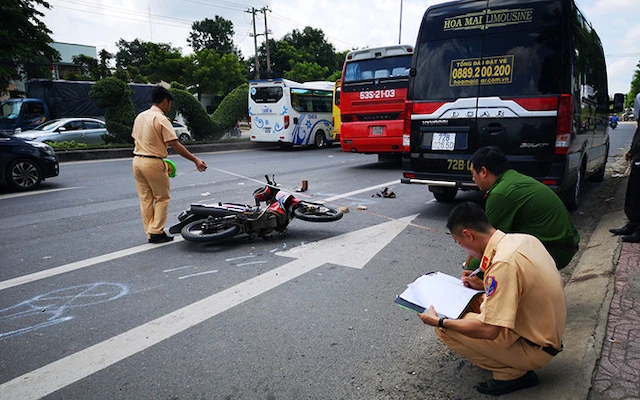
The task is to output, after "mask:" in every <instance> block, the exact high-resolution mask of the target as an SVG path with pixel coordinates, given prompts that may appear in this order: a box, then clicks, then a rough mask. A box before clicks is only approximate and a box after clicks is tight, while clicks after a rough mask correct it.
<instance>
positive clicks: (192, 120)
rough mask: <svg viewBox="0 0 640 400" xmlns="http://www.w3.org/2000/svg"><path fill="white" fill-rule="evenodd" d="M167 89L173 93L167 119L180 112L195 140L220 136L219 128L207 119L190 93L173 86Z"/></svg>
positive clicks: (200, 106)
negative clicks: (218, 133)
mask: <svg viewBox="0 0 640 400" xmlns="http://www.w3.org/2000/svg"><path fill="white" fill-rule="evenodd" d="M169 90H170V91H171V94H172V95H173V104H172V105H171V112H170V113H169V115H168V117H169V119H171V120H173V119H174V118H175V115H176V113H180V114H182V116H183V117H184V119H185V122H186V123H187V127H188V128H189V130H190V131H191V136H192V137H193V138H194V139H195V140H204V139H217V138H219V137H220V136H222V134H220V135H217V132H218V130H219V129H217V127H216V125H215V124H214V123H213V121H211V119H209V116H208V115H207V112H206V111H205V110H204V108H203V107H202V104H200V102H199V101H198V100H197V99H196V98H195V97H193V95H192V94H191V93H189V92H187V91H186V90H181V89H174V88H171V89H169Z"/></svg>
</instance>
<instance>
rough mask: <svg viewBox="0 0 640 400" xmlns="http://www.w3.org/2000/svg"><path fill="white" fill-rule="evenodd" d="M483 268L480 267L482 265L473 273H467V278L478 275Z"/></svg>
mask: <svg viewBox="0 0 640 400" xmlns="http://www.w3.org/2000/svg"><path fill="white" fill-rule="evenodd" d="M481 271H482V270H481V269H480V267H478V268H476V270H475V271H473V272H472V273H470V274H469V275H467V278H471V277H472V276H476V275H478V274H479V273H480V272H481Z"/></svg>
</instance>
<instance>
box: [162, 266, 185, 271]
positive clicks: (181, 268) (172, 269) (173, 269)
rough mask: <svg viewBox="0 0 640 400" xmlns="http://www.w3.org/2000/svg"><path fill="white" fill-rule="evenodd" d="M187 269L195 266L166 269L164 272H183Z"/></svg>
mask: <svg viewBox="0 0 640 400" xmlns="http://www.w3.org/2000/svg"><path fill="white" fill-rule="evenodd" d="M187 268H193V265H185V266H184V267H177V268H171V269H165V270H164V271H162V272H173V271H181V270H183V269H187Z"/></svg>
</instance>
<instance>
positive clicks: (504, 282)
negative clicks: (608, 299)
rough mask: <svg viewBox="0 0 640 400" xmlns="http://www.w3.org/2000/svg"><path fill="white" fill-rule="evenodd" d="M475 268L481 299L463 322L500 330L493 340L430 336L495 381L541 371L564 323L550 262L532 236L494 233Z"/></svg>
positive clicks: (561, 289) (555, 274)
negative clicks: (482, 289)
mask: <svg viewBox="0 0 640 400" xmlns="http://www.w3.org/2000/svg"><path fill="white" fill-rule="evenodd" d="M481 267H482V269H483V270H484V287H485V294H484V295H483V296H482V297H479V299H480V301H477V302H475V304H472V307H471V310H470V311H469V312H467V313H466V314H465V315H464V316H463V318H465V319H468V318H475V319H477V320H478V321H480V322H483V323H485V324H489V325H494V326H500V327H502V328H503V329H502V331H501V332H500V334H499V335H498V337H497V338H496V339H494V340H485V339H473V338H470V337H468V336H465V335H462V334H460V333H457V332H453V331H449V330H446V329H438V328H436V334H437V335H438V337H439V338H440V339H441V340H442V341H443V342H444V343H445V344H446V345H447V346H448V347H449V348H451V349H452V350H453V351H455V352H456V353H458V354H460V355H462V356H463V357H464V358H466V359H468V360H469V361H471V362H472V363H474V364H476V365H477V366H479V367H481V368H484V369H487V370H490V371H492V372H493V378H494V379H497V380H510V379H516V378H519V377H521V376H522V375H524V374H525V373H526V372H527V371H532V370H535V369H539V368H542V367H543V366H545V365H546V364H548V363H549V362H550V361H551V359H552V358H553V355H551V354H549V353H557V352H558V351H559V350H561V348H562V335H563V333H564V329H565V324H566V313H567V307H566V303H565V298H564V286H563V284H562V278H561V276H560V273H559V272H558V270H557V269H556V266H555V262H554V261H553V258H551V256H550V255H549V253H548V252H547V251H546V250H545V248H544V246H543V245H542V243H541V242H540V241H539V240H538V239H536V238H535V237H533V236H530V235H525V234H505V233H504V232H502V231H499V230H497V231H496V233H495V234H494V235H493V236H492V237H491V239H490V241H489V243H488V245H487V248H486V249H485V252H484V254H483V261H482V264H481ZM480 302H481V304H480ZM436 311H437V310H436ZM545 348H546V349H545Z"/></svg>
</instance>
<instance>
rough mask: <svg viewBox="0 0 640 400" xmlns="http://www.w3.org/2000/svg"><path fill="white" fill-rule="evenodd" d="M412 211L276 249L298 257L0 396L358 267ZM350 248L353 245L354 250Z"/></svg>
mask: <svg viewBox="0 0 640 400" xmlns="http://www.w3.org/2000/svg"><path fill="white" fill-rule="evenodd" d="M414 217H415V215H413V216H409V217H405V218H402V219H398V220H392V221H389V222H385V223H382V224H379V225H375V226H372V227H368V228H364V229H361V230H359V231H355V232H349V233H346V234H343V235H339V236H335V237H332V238H329V239H325V240H322V241H319V242H314V243H311V244H309V245H306V246H302V247H303V248H302V249H297V250H296V248H294V249H291V250H288V251H285V252H281V253H277V254H278V255H282V256H292V257H298V259H297V260H294V261H291V262H288V263H286V264H284V265H282V266H281V267H278V268H275V269H272V270H271V271H268V272H266V273H263V274H261V275H258V276H256V277H254V278H251V279H249V280H247V281H244V282H242V283H240V284H238V285H235V286H233V287H230V288H228V289H225V290H223V291H221V292H219V293H216V294H214V295H212V296H209V297H207V298H205V299H202V300H200V301H197V302H195V303H193V304H190V305H188V306H186V307H183V308H181V309H179V310H176V311H174V312H172V313H170V314H167V315H165V316H163V317H160V318H158V319H155V320H153V321H150V322H147V323H146V324H143V325H140V326H138V327H136V328H133V329H131V330H129V331H127V332H124V333H121V334H120V335H117V336H114V337H112V338H110V339H108V340H105V341H104V342H101V343H97V344H95V345H93V346H91V347H88V348H86V349H84V350H81V351H79V352H77V353H74V354H71V355H69V356H67V357H65V358H62V359H60V360H58V361H54V362H52V363H50V364H48V365H45V366H43V367H41V368H38V369H36V370H34V371H31V372H28V373H26V374H24V375H22V376H19V377H17V378H14V379H12V380H10V381H8V382H5V383H3V384H2V385H0V398H1V399H21V400H30V399H33V400H35V399H40V398H42V397H44V396H47V395H49V394H51V393H53V392H55V391H56V390H59V389H62V388H64V387H66V386H68V385H71V384H72V383H74V382H77V381H79V380H81V379H83V378H86V377H87V376H90V375H92V374H94V373H95V372H98V371H100V370H102V369H104V368H107V367H109V366H111V365H113V364H115V363H117V362H119V361H122V360H124V359H125V358H127V357H130V356H132V355H134V354H136V353H139V352H141V351H143V350H145V349H147V348H149V347H151V346H153V345H155V344H157V343H159V342H161V341H163V340H165V339H168V338H170V337H172V336H174V335H176V334H178V333H180V332H183V331H185V330H187V329H189V328H191V327H192V326H194V325H197V324H199V323H201V322H203V321H206V320H207V319H209V318H212V317H213V316H215V315H218V314H220V313H222V312H225V311H227V310H229V309H231V308H233V307H235V306H237V305H239V304H242V303H244V302H246V301H249V300H251V299H253V298H254V297H256V296H259V295H261V294H263V293H265V292H267V291H269V290H271V289H273V288H276V287H278V286H280V285H282V284H284V283H286V282H288V281H290V280H292V279H295V278H297V277H299V276H301V275H303V274H305V273H307V272H309V271H312V270H314V269H315V268H318V267H320V266H322V265H324V264H326V263H327V262H330V263H333V264H337V265H345V264H346V265H345V266H348V267H352V268H362V267H363V266H364V265H365V264H366V263H367V262H369V260H371V259H372V258H373V257H374V256H375V255H376V254H378V252H379V251H380V250H382V249H383V248H384V247H385V246H386V245H387V244H388V243H389V242H391V240H393V238H395V237H396V236H397V235H398V234H399V233H400V232H401V231H402V230H403V229H404V228H405V227H406V226H407V225H408V224H409V223H411V221H412V220H413V218H414ZM360 247H362V248H360ZM354 249H358V251H356V252H354ZM354 253H355V254H354ZM319 255H321V256H319ZM327 257H328V259H327Z"/></svg>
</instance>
